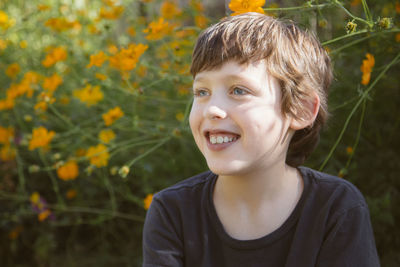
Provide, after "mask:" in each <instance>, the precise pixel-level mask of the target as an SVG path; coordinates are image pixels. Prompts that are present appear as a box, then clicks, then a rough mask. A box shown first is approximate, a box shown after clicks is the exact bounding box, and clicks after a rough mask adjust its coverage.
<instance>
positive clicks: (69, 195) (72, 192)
mask: <svg viewBox="0 0 400 267" xmlns="http://www.w3.org/2000/svg"><path fill="white" fill-rule="evenodd" d="M77 194H78V192H77V191H76V190H75V189H69V190H68V191H67V193H65V197H66V198H67V199H73V198H75V197H76V195H77Z"/></svg>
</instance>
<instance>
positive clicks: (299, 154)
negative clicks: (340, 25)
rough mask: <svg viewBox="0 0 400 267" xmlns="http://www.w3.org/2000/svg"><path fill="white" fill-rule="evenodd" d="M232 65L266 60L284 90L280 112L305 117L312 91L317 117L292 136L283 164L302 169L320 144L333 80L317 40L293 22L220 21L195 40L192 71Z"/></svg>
mask: <svg viewBox="0 0 400 267" xmlns="http://www.w3.org/2000/svg"><path fill="white" fill-rule="evenodd" d="M229 60H235V61H237V62H238V63H240V64H247V63H250V62H256V61H258V60H265V63H266V65H267V72H268V73H269V74H271V75H272V76H273V77H275V78H276V79H277V80H278V81H279V83H280V86H281V90H282V113H283V114H289V115H291V116H293V117H294V118H296V119H301V118H304V115H306V114H305V113H307V112H308V110H307V109H305V108H304V107H303V105H304V103H305V101H307V100H308V99H309V98H308V97H309V95H310V93H311V92H315V93H316V94H317V95H318V96H319V99H320V107H319V112H318V115H317V117H316V119H315V121H314V123H313V124H312V125H310V126H309V127H307V128H304V129H302V130H298V131H296V132H295V134H294V136H293V137H292V139H291V141H290V144H289V149H288V153H287V157H286V163H287V164H289V165H290V166H293V167H296V166H298V165H300V164H302V163H303V162H304V161H305V159H306V158H307V157H308V156H309V154H310V153H311V152H312V151H313V150H314V148H315V147H316V145H317V143H318V141H319V132H320V130H321V127H322V126H323V125H324V123H325V122H326V120H327V117H328V111H327V94H328V88H329V86H330V83H331V81H332V77H333V75H332V70H331V63H330V59H329V56H328V55H327V53H326V51H325V49H324V48H323V47H322V46H321V44H320V43H319V41H318V40H317V38H316V37H315V36H314V35H313V34H312V33H310V32H308V31H303V30H301V29H300V28H299V27H298V26H296V25H295V24H294V23H293V22H291V21H288V22H284V21H281V20H278V19H275V18H272V17H268V16H266V15H262V14H259V13H245V14H241V15H238V16H231V17H227V18H224V19H223V20H221V21H220V22H219V23H217V24H215V25H212V26H210V27H209V28H207V29H205V30H204V31H203V32H202V33H201V34H200V36H199V38H198V39H197V42H196V45H195V48H194V51H193V58H192V65H191V68H190V72H191V73H192V75H193V77H194V76H196V74H197V73H199V72H201V71H204V70H210V69H214V68H218V67H221V66H222V65H223V63H225V62H227V61H229Z"/></svg>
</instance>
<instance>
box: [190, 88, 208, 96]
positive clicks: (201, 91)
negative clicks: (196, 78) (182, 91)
mask: <svg viewBox="0 0 400 267" xmlns="http://www.w3.org/2000/svg"><path fill="white" fill-rule="evenodd" d="M193 94H194V96H200V97H202V96H207V95H208V92H207V90H204V89H196V90H194V92H193Z"/></svg>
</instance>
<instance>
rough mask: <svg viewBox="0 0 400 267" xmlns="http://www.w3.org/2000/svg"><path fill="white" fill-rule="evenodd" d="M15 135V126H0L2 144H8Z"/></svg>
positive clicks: (0, 141) (0, 142)
mask: <svg viewBox="0 0 400 267" xmlns="http://www.w3.org/2000/svg"><path fill="white" fill-rule="evenodd" d="M13 137H14V128H12V127H8V128H4V127H1V126H0V144H4V145H7V144H9V143H10V139H12V138H13Z"/></svg>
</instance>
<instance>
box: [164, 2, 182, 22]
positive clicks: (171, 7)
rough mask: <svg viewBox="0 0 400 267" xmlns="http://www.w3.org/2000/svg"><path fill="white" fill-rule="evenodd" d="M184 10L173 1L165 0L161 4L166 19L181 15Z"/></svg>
mask: <svg viewBox="0 0 400 267" xmlns="http://www.w3.org/2000/svg"><path fill="white" fill-rule="evenodd" d="M181 13H182V11H181V10H180V8H179V7H177V6H176V3H174V2H172V1H165V2H163V3H162V4H161V17H163V18H166V19H172V18H175V17H176V16H178V15H180V14H181Z"/></svg>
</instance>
